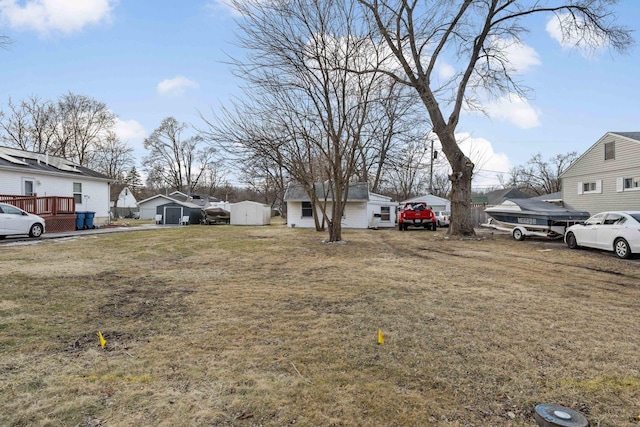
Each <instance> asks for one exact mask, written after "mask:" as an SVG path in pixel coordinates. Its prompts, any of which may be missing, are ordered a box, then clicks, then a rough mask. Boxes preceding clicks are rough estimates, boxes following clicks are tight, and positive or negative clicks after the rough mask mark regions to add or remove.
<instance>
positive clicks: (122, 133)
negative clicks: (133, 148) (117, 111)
mask: <svg viewBox="0 0 640 427" xmlns="http://www.w3.org/2000/svg"><path fill="white" fill-rule="evenodd" d="M115 132H116V135H118V138H120V140H122V141H125V142H127V141H131V142H134V143H136V142H142V141H144V139H145V138H146V137H147V131H146V130H145V129H144V127H143V126H142V125H141V124H140V123H138V122H137V121H135V120H120V119H116V128H115Z"/></svg>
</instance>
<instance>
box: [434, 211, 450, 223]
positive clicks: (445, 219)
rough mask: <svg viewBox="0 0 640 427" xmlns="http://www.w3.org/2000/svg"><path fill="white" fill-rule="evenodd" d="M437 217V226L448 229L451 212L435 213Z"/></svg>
mask: <svg viewBox="0 0 640 427" xmlns="http://www.w3.org/2000/svg"><path fill="white" fill-rule="evenodd" d="M433 213H434V214H435V215H436V225H437V226H438V227H448V226H449V220H450V218H451V212H449V211H434V212H433Z"/></svg>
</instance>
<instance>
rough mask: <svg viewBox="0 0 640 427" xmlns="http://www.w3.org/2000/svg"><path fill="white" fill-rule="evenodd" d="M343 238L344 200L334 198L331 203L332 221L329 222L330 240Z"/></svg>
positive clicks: (336, 240) (334, 240) (335, 240)
mask: <svg viewBox="0 0 640 427" xmlns="http://www.w3.org/2000/svg"><path fill="white" fill-rule="evenodd" d="M341 240H342V200H340V199H338V200H334V201H333V203H332V205H331V221H330V222H329V241H330V242H339V241H341Z"/></svg>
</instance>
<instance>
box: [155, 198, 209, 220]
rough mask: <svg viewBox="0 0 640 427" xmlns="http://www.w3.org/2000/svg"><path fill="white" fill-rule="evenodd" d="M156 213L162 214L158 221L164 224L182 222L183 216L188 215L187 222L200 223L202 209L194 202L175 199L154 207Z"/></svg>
mask: <svg viewBox="0 0 640 427" xmlns="http://www.w3.org/2000/svg"><path fill="white" fill-rule="evenodd" d="M156 215H162V217H161V218H162V219H161V220H160V223H161V224H164V225H178V224H183V218H185V217H189V222H188V224H200V220H201V219H202V210H201V208H200V206H198V205H196V204H193V203H181V202H178V201H175V202H169V203H165V204H163V205H160V206H158V207H156Z"/></svg>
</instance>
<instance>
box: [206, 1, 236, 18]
mask: <svg viewBox="0 0 640 427" xmlns="http://www.w3.org/2000/svg"><path fill="white" fill-rule="evenodd" d="M206 7H207V9H209V10H210V11H211V12H213V14H214V15H217V14H218V13H223V14H230V15H232V16H241V13H240V12H239V11H238V9H236V8H235V7H233V4H232V3H231V1H230V0H213V1H211V2H209V3H207V6H206Z"/></svg>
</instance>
